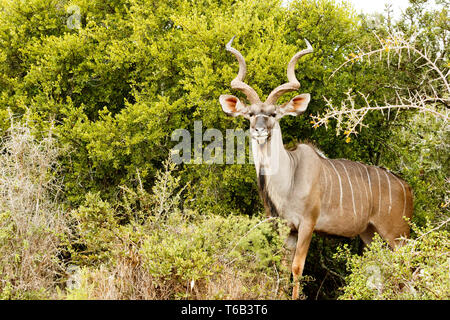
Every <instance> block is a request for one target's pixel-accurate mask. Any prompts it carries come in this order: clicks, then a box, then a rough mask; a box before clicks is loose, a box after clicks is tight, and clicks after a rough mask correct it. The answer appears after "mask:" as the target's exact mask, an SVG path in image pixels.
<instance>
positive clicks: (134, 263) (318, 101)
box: [0, 0, 450, 299]
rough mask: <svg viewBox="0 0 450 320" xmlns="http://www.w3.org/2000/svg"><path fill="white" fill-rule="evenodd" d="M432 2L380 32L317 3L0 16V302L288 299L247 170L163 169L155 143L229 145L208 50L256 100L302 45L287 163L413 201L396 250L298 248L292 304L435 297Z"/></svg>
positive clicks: (436, 51)
mask: <svg viewBox="0 0 450 320" xmlns="http://www.w3.org/2000/svg"><path fill="white" fill-rule="evenodd" d="M436 2H437V4H436V5H435V6H433V7H430V6H428V5H427V1H422V0H421V1H419V0H411V4H410V7H409V8H408V9H407V10H406V11H405V12H404V14H403V15H402V17H401V18H400V19H399V20H397V21H392V20H391V18H390V15H389V14H387V13H386V14H384V15H383V14H379V15H374V16H358V15H356V14H355V12H354V10H353V9H352V8H351V6H350V5H348V4H346V3H340V2H339V3H338V2H335V1H333V0H316V1H312V0H295V1H290V2H289V3H288V4H283V1H275V0H268V1H259V2H255V1H248V0H237V1H236V0H234V1H215V0H206V1H202V2H192V1H185V0H172V1H165V2H161V1H143V0H114V1H106V0H90V1H88V0H78V1H65V0H58V1H57V0H50V1H44V0H21V1H9V0H0V131H1V132H0V134H1V145H0V147H1V152H0V298H2V299H288V298H289V297H290V290H291V286H292V284H291V283H290V270H289V262H288V261H287V260H288V258H287V251H286V249H285V247H284V239H285V237H286V234H287V230H286V229H287V228H286V226H285V225H284V224H283V222H282V221H280V220H278V219H274V218H268V217H266V216H264V213H263V208H262V203H261V200H260V198H259V195H258V191H257V187H256V175H255V170H254V167H253V166H252V165H251V164H248V163H246V164H233V165H230V164H223V165H218V164H214V165H210V164H182V165H175V164H174V163H172V162H171V161H170V150H171V148H173V146H174V145H175V144H176V142H173V141H171V139H170V137H171V133H172V132H173V131H174V130H175V129H178V128H186V129H189V130H191V131H193V124H194V121H195V120H201V121H202V124H203V127H204V128H217V129H219V130H221V131H222V132H224V133H225V130H226V129H229V128H235V127H239V128H242V129H244V130H245V129H247V123H246V122H245V121H244V120H243V119H240V118H235V119H230V118H226V116H225V115H224V114H223V112H222V111H221V109H220V105H219V102H218V97H219V95H220V94H226V93H230V94H237V95H238V96H241V95H240V93H236V92H231V91H230V87H229V83H230V81H231V79H233V78H234V76H235V74H236V70H237V64H236V62H235V60H234V57H232V55H230V54H229V53H228V52H226V51H225V49H224V46H225V44H226V43H227V42H228V41H229V40H230V39H231V37H232V36H233V35H237V37H236V40H235V42H234V45H235V46H236V47H237V48H239V50H240V51H241V52H242V53H243V54H244V55H245V56H246V61H247V64H248V76H247V79H249V80H248V81H249V82H250V83H251V85H252V87H253V88H255V90H256V91H257V92H258V94H259V95H260V96H261V97H262V96H264V94H267V93H268V92H270V90H271V89H273V88H274V87H276V86H277V85H279V84H281V83H283V82H284V81H285V68H286V65H287V62H288V59H290V57H291V56H292V55H293V54H294V53H295V52H296V51H297V50H298V49H299V48H303V47H304V40H303V39H304V38H307V39H308V40H309V42H311V44H312V45H313V47H314V53H313V54H312V55H308V56H307V57H305V58H304V59H302V60H301V61H299V63H298V65H297V68H296V70H297V71H296V74H297V78H298V79H299V81H300V83H301V89H300V90H301V92H305V93H306V92H307V93H311V96H312V100H311V103H310V104H309V107H308V110H307V111H306V113H305V114H304V115H303V116H301V117H286V118H283V120H282V122H281V126H282V130H283V139H284V142H285V144H286V145H287V146H293V145H295V144H296V143H298V142H299V141H305V140H309V141H313V142H314V143H315V144H316V145H317V146H318V147H319V148H320V149H321V150H323V152H324V153H325V154H326V155H327V156H328V157H330V158H347V159H350V160H355V161H361V162H364V163H367V164H373V165H378V166H383V167H386V168H388V169H390V170H391V171H393V172H395V173H397V174H399V175H400V176H402V177H403V178H404V179H405V180H406V181H407V182H408V183H409V184H410V185H411V186H412V188H413V190H414V196H415V199H414V201H415V203H414V206H415V212H414V216H413V219H412V221H410V223H411V227H412V235H411V239H409V240H407V241H406V242H405V245H404V246H403V247H402V248H400V249H399V250H396V251H392V250H390V249H389V248H387V246H386V244H385V243H384V242H383V241H382V240H381V239H379V238H377V239H376V240H375V241H374V242H373V244H372V245H371V246H369V247H367V248H364V250H360V249H361V248H360V246H361V243H360V240H359V239H339V238H332V237H324V236H316V235H315V236H314V237H313V241H312V243H311V247H310V250H309V253H308V257H307V259H306V266H305V271H304V275H305V276H304V277H303V279H302V282H301V283H302V287H303V295H302V298H304V299H449V298H450V277H449V270H450V237H449V230H448V222H449V221H450V219H449V214H448V210H449V206H450V200H449V196H450V195H449V192H448V184H449V153H448V149H449V130H448V107H449V103H450V96H449V94H450V89H449V84H448V74H449V70H450V61H449V59H448V52H449V39H448V36H449V25H448V23H449V19H448V2H447V1H436ZM294 94H295V93H292V94H291V95H286V97H284V98H283V99H285V101H287V100H288V99H290V98H291V97H292V96H293V95H294ZM281 102H284V101H281ZM205 145H207V143H205V144H204V146H205Z"/></svg>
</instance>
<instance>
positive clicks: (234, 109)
mask: <svg viewBox="0 0 450 320" xmlns="http://www.w3.org/2000/svg"><path fill="white" fill-rule="evenodd" d="M219 101H220V104H221V105H222V110H223V112H225V113H226V114H227V115H229V116H232V117H237V116H243V115H245V114H246V113H247V111H248V109H247V107H246V106H245V105H244V104H243V103H242V102H241V101H240V100H239V99H238V98H236V97H235V96H232V95H230V94H222V95H221V96H220V97H219Z"/></svg>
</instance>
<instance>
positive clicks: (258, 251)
mask: <svg viewBox="0 0 450 320" xmlns="http://www.w3.org/2000/svg"><path fill="white" fill-rule="evenodd" d="M174 170H175V165H174V164H173V163H170V162H166V164H165V171H160V172H158V173H157V175H156V177H157V181H156V184H155V186H154V187H153V193H152V194H148V193H146V192H145V191H144V190H143V189H137V190H134V191H133V190H131V189H128V188H124V192H125V193H124V195H123V200H122V205H121V206H120V207H117V208H113V207H112V206H111V205H109V204H108V203H107V202H105V201H104V200H102V199H101V198H100V196H99V194H96V195H88V196H87V198H86V201H85V203H84V204H83V205H82V206H80V207H79V208H78V209H76V210H75V211H73V212H72V216H73V217H74V221H76V222H75V223H74V230H75V231H74V236H73V237H72V239H71V240H70V241H69V243H70V244H69V246H70V247H71V250H70V252H71V261H72V262H73V263H76V264H77V265H78V266H80V267H82V269H81V272H80V277H81V279H80V280H79V287H77V288H71V289H70V290H69V291H68V296H66V297H65V298H77V297H89V298H106V297H114V298H120V299H129V298H158V299H169V298H170V299H174V298H197V299H198V298H241V299H247V298H280V297H286V296H287V295H288V294H289V290H288V289H289V281H288V280H289V274H290V272H289V269H287V268H285V266H284V265H282V263H281V262H282V258H283V257H284V255H285V253H286V252H285V249H284V248H283V241H284V239H285V237H286V235H287V227H286V226H284V225H283V224H282V223H281V222H276V221H275V220H274V219H265V220H261V218H259V217H253V218H250V217H246V216H238V215H229V216H227V217H223V216H221V215H217V214H199V213H198V212H195V211H193V210H191V209H187V208H185V209H182V208H181V204H182V202H181V197H180V194H181V192H183V191H184V188H180V177H174V176H173V172H174ZM271 220H274V221H273V223H269V221H271ZM274 227H275V228H274ZM120 270H122V271H121V272H119V271H120ZM118 272H119V274H118ZM132 274H133V276H131V275H132ZM124 277H125V278H124ZM107 279H113V280H111V281H112V282H108V281H109V280H107ZM124 283H126V285H125V286H126V287H127V289H126V290H122V289H119V288H120V287H121V286H124ZM99 288H102V289H101V290H100V289H99ZM62 297H64V296H62Z"/></svg>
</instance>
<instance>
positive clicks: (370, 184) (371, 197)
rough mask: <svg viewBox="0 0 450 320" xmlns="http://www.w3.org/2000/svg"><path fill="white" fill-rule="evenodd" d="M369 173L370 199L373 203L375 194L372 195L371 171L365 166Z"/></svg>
mask: <svg viewBox="0 0 450 320" xmlns="http://www.w3.org/2000/svg"><path fill="white" fill-rule="evenodd" d="M364 168H365V169H366V172H367V179H369V188H370V199H371V200H372V201H373V193H372V181H370V175H369V169H367V166H364Z"/></svg>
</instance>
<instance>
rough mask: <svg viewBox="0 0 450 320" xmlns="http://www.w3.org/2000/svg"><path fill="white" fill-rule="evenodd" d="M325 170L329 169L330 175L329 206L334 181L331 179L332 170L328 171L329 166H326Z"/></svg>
mask: <svg viewBox="0 0 450 320" xmlns="http://www.w3.org/2000/svg"><path fill="white" fill-rule="evenodd" d="M325 169H327V173H328V175H329V178H330V192H329V194H328V200H327V204H329V203H330V202H331V196H332V195H333V179H332V177H331V173H330V169H328V167H327V166H325Z"/></svg>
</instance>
